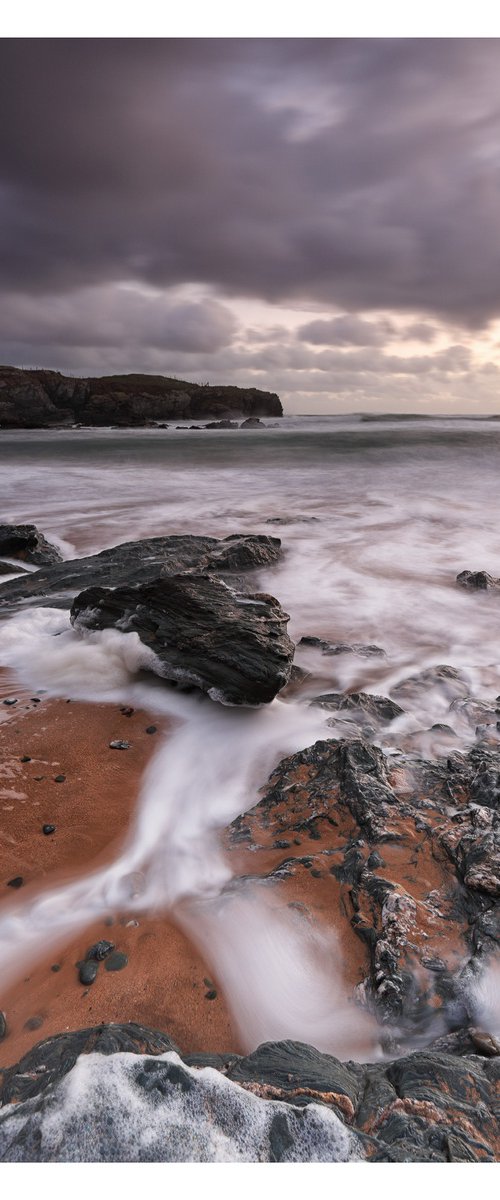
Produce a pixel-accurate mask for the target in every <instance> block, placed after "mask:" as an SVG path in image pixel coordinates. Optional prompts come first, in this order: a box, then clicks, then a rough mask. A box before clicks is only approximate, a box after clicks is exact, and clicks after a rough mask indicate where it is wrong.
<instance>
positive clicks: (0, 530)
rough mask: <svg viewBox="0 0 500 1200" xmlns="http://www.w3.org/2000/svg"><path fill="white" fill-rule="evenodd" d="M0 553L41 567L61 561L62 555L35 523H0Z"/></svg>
mask: <svg viewBox="0 0 500 1200" xmlns="http://www.w3.org/2000/svg"><path fill="white" fill-rule="evenodd" d="M0 555H1V556H2V557H3V556H5V557H6V558H19V559H20V560H21V561H22V562H28V563H33V564H34V565H35V566H38V567H42V566H46V565H49V566H50V565H52V564H53V563H58V562H62V555H61V554H60V552H59V550H57V549H56V547H55V546H52V545H51V544H50V542H48V541H47V539H46V538H45V537H44V536H43V533H40V530H39V529H37V527H36V525H0Z"/></svg>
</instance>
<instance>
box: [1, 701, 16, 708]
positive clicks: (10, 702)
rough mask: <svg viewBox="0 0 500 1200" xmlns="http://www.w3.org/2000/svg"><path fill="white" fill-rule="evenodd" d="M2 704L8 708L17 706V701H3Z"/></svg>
mask: <svg viewBox="0 0 500 1200" xmlns="http://www.w3.org/2000/svg"><path fill="white" fill-rule="evenodd" d="M3 703H4V704H6V705H8V707H9V708H10V707H11V706H12V705H13V704H17V700H4V701H3Z"/></svg>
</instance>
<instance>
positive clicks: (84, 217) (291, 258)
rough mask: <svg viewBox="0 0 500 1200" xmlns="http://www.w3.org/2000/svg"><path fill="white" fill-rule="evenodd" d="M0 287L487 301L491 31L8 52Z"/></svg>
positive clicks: (84, 43)
mask: <svg viewBox="0 0 500 1200" xmlns="http://www.w3.org/2000/svg"><path fill="white" fill-rule="evenodd" d="M0 58H1V61H0V91H1V95H0V103H1V105H2V112H3V114H4V117H5V118H6V119H4V120H3V122H2V130H1V133H0V210H1V221H0V230H1V233H0V261H1V269H2V281H3V286H4V287H5V288H9V289H10V290H11V291H12V292H15V291H19V292H25V293H26V292H30V293H32V294H35V293H37V292H38V293H39V294H45V293H47V292H52V293H56V292H58V291H59V292H61V293H68V294H70V295H71V299H70V301H69V302H70V303H73V302H74V299H73V298H74V295H75V291H76V289H77V288H79V287H96V286H98V285H102V284H109V283H113V282H117V281H125V282H127V281H128V282H132V281H138V282H140V283H145V284H148V285H153V286H154V287H157V288H159V289H164V288H169V287H173V286H174V285H177V284H179V283H185V282H190V281H194V282H200V283H202V284H204V285H206V286H208V287H211V288H213V289H215V290H217V291H218V292H219V294H225V295H226V296H228V297H229V296H230V295H231V294H238V295H243V296H244V295H247V296H258V297H260V298H261V299H266V300H268V301H270V302H276V301H281V302H287V301H293V302H301V301H304V302H312V303H315V304H321V305H322V306H323V307H327V306H328V307H329V306H332V307H337V308H342V309H345V310H350V311H353V312H356V311H364V312H366V311H369V310H373V311H375V310H379V311H382V310H385V311H387V310H394V311H397V310H399V311H401V312H412V313H415V312H421V313H422V314H423V315H425V314H440V315H441V316H443V317H445V318H446V319H448V320H452V321H453V322H454V323H463V324H465V325H469V326H470V327H475V326H480V325H482V324H484V323H485V322H486V321H487V320H489V319H490V318H491V317H492V316H494V315H495V314H496V313H498V311H499V309H500V237H499V234H500V206H499V203H498V194H499V183H500V165H499V161H498V153H497V146H498V121H499V115H500V70H499V68H500V43H499V41H498V40H497V39H478V40H475V39H466V40H462V39H449V40H447V39H438V40H433V39H432V38H430V39H423V40H420V39H410V40H402V41H401V40H398V39H390V40H388V41H383V40H378V39H372V40H368V41H367V40H363V39H352V40H343V39H332V40H330V39H321V40H318V41H315V40H312V39H306V40H303V39H284V40H267V39H252V38H250V39H246V40H242V41H235V40H233V39H220V40H218V39H207V40H196V39H193V40H192V41H190V40H182V39H172V40H162V39H157V40H154V41H150V40H148V39H138V40H137V41H132V42H131V41H128V40H127V39H117V40H112V39H111V40H110V39H103V40H101V41H95V40H92V39H82V40H77V41H69V42H68V41H66V40H64V39H52V40H50V39H48V40H43V39H42V40H36V41H30V40H29V39H22V40H18V41H16V40H12V39H10V40H9V39H5V40H4V42H3V44H2V46H1V48H0Z"/></svg>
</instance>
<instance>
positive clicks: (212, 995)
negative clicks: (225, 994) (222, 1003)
mask: <svg viewBox="0 0 500 1200" xmlns="http://www.w3.org/2000/svg"><path fill="white" fill-rule="evenodd" d="M216 999H217V992H216V990H215V988H210V991H209V992H205V1000H216Z"/></svg>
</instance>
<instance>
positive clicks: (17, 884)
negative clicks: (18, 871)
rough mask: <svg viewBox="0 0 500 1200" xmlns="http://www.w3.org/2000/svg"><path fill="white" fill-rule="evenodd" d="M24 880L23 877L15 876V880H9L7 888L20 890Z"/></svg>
mask: <svg viewBox="0 0 500 1200" xmlns="http://www.w3.org/2000/svg"><path fill="white" fill-rule="evenodd" d="M23 883H24V879H23V877H22V875H15V876H14V878H13V879H9V880H8V882H7V887H13V888H20V887H22V886H23Z"/></svg>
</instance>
